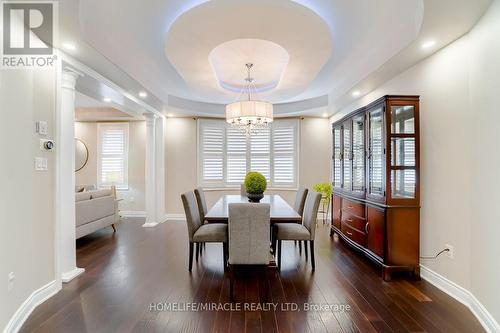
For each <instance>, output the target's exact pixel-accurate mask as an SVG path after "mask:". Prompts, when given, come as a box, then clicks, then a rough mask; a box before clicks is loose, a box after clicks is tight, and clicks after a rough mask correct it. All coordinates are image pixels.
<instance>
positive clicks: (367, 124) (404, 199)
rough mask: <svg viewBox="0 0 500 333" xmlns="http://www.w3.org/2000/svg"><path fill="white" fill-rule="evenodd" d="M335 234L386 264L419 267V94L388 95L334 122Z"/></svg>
mask: <svg viewBox="0 0 500 333" xmlns="http://www.w3.org/2000/svg"><path fill="white" fill-rule="evenodd" d="M332 131H333V155H332V158H333V163H332V165H333V175H332V181H333V200H332V206H333V207H332V212H333V214H332V225H331V234H332V235H333V233H336V234H338V235H339V237H340V238H342V239H343V240H345V241H346V242H347V243H348V244H349V245H351V246H353V247H354V248H355V249H357V250H359V251H360V252H361V253H363V254H364V255H366V256H367V257H368V258H370V259H371V260H373V261H375V262H376V263H378V264H380V265H381V266H382V268H383V277H384V279H385V280H389V279H390V278H391V273H392V272H394V271H410V272H412V273H413V274H414V275H415V276H417V277H418V276H419V275H420V271H419V242H420V240H419V229H420V227H419V223H420V222H419V213H420V186H419V171H420V163H419V144H420V142H419V97H418V96H389V95H388V96H384V97H382V98H380V99H378V100H376V101H375V102H373V103H371V104H369V105H367V106H365V107H362V108H360V109H358V110H356V111H354V112H352V113H351V114H349V115H347V116H346V117H344V118H343V119H340V120H339V121H337V122H335V123H334V124H333V125H332Z"/></svg>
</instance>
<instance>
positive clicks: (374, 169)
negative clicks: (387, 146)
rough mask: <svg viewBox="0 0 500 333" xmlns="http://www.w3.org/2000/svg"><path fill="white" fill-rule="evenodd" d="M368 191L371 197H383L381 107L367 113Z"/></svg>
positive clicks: (382, 119)
mask: <svg viewBox="0 0 500 333" xmlns="http://www.w3.org/2000/svg"><path fill="white" fill-rule="evenodd" d="M368 115H369V122H370V125H369V126H370V127H369V153H368V154H369V155H368V161H369V162H368V163H369V165H368V169H369V171H368V172H369V179H370V183H369V189H368V191H369V192H368V193H369V194H373V195H379V196H383V195H384V142H383V140H384V139H383V138H384V109H383V107H382V106H379V107H376V108H375V109H373V110H372V111H369V113H368Z"/></svg>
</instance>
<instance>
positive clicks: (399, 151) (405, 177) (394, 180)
mask: <svg viewBox="0 0 500 333" xmlns="http://www.w3.org/2000/svg"><path fill="white" fill-rule="evenodd" d="M390 116H391V195H392V197H393V198H404V199H412V198H415V190H416V156H415V153H416V147H415V140H416V137H415V106H414V105H394V106H391V114H390Z"/></svg>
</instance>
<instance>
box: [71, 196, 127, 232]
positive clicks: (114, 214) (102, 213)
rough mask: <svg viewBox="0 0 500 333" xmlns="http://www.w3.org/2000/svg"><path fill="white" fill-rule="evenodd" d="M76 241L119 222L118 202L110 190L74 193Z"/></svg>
mask: <svg viewBox="0 0 500 333" xmlns="http://www.w3.org/2000/svg"><path fill="white" fill-rule="evenodd" d="M75 201H76V202H75V206H76V239H78V238H81V237H83V236H86V235H88V234H91V233H93V232H94V231H97V230H99V229H101V228H105V227H109V226H112V227H113V229H114V228H115V226H114V225H115V223H118V221H119V214H118V201H117V200H116V199H115V198H114V197H113V196H112V194H111V190H97V191H87V192H79V193H75Z"/></svg>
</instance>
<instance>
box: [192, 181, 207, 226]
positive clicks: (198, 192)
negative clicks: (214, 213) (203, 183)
mask: <svg viewBox="0 0 500 333" xmlns="http://www.w3.org/2000/svg"><path fill="white" fill-rule="evenodd" d="M194 195H195V196H196V202H197V204H198V211H199V212H200V220H201V223H203V222H205V215H207V212H208V209H207V202H206V201H205V192H203V189H202V188H201V187H198V188H196V189H195V190H194Z"/></svg>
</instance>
